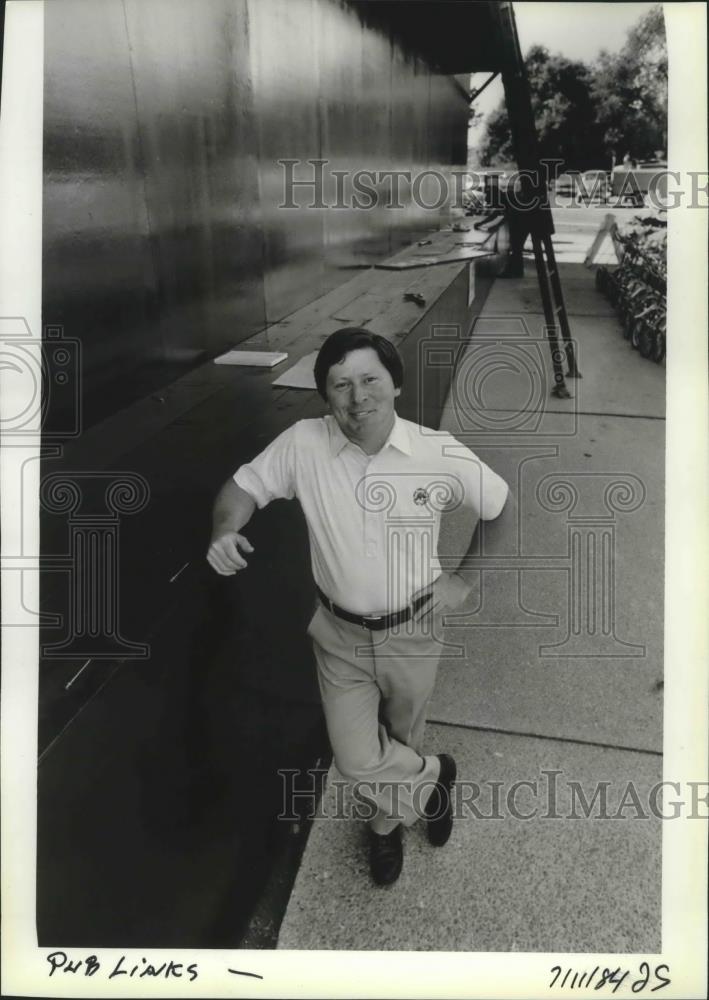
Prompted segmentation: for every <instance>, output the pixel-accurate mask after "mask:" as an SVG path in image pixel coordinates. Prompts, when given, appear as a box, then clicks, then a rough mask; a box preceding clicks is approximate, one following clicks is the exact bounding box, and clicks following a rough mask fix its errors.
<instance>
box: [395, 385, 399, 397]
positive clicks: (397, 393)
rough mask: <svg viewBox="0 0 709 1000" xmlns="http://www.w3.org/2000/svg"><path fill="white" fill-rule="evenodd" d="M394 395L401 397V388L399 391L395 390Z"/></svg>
mask: <svg viewBox="0 0 709 1000" xmlns="http://www.w3.org/2000/svg"><path fill="white" fill-rule="evenodd" d="M394 395H395V396H400V395H401V386H399V388H398V389H394Z"/></svg>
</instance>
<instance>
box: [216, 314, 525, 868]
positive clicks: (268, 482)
mask: <svg viewBox="0 0 709 1000" xmlns="http://www.w3.org/2000/svg"><path fill="white" fill-rule="evenodd" d="M315 382H316V385H317V389H318V392H319V393H320V395H321V396H322V397H323V399H325V400H326V401H327V402H328V404H329V407H330V411H331V412H330V414H329V415H328V416H326V417H324V418H320V419H315V420H301V421H299V422H298V423H296V424H294V425H293V426H292V427H290V428H289V429H288V430H286V431H284V432H283V433H282V434H280V435H279V436H278V437H277V438H276V439H275V440H274V441H273V442H272V443H271V444H270V445H269V446H268V447H267V448H266V449H265V450H264V451H263V452H262V453H261V454H260V455H258V456H257V457H256V458H254V459H253V461H251V462H249V463H248V464H246V465H243V466H241V468H240V469H238V470H237V472H236V473H235V474H234V476H233V479H230V480H229V481H228V482H227V483H226V484H225V485H224V486H223V487H222V489H221V491H220V493H219V495H218V497H217V500H216V502H215V506H214V526H213V533H212V540H211V544H210V546H209V551H208V554H207V559H208V561H209V563H210V565H211V566H212V567H213V569H215V570H216V571H217V572H218V573H220V574H222V575H224V576H228V575H231V574H233V573H236V572H239V571H241V570H243V569H244V568H245V567H246V565H247V561H246V559H245V557H244V553H246V554H251V553H253V551H254V550H253V547H252V546H251V544H250V543H249V542H248V541H247V539H246V538H245V537H244V536H243V535H242V534H241V530H242V528H243V527H244V525H245V524H246V523H247V522H248V520H249V518H250V517H251V515H252V514H253V512H254V510H255V508H256V507H257V506H258V507H259V508H260V507H264V506H265V505H266V504H267V503H269V502H270V501H271V500H274V499H276V498H277V497H281V498H283V497H287V498H292V497H297V498H298V500H299V501H300V503H301V505H302V507H303V511H304V514H305V518H306V522H307V525H308V532H309V536H310V549H311V564H312V572H313V577H314V579H315V584H316V587H317V592H318V597H319V606H318V609H317V611H316V613H315V616H314V617H313V619H312V621H311V623H310V626H309V628H308V632H309V634H310V636H311V638H312V640H313V649H314V652H315V659H316V662H317V670H318V682H319V685H320V692H321V696H322V702H323V709H324V713H325V719H326V723H327V728H328V734H329V737H330V742H331V745H332V750H333V755H334V759H335V765H336V767H337V769H338V770H339V771H340V773H341V774H343V775H344V776H345V777H346V778H347V779H349V780H351V781H353V782H354V783H355V784H354V786H353V787H354V790H355V791H356V792H357V795H358V798H359V801H360V802H364V803H368V804H369V806H370V815H371V823H370V827H369V842H370V852H369V856H370V869H371V874H372V877H373V879H374V881H375V882H376V883H377V884H379V885H387V884H390V883H392V882H394V881H395V880H396V879H397V878H398V876H399V874H400V872H401V868H402V861H403V849H402V837H401V828H402V825H404V826H410V825H411V824H412V823H413V822H414V821H415V820H416V819H417V818H419V817H421V818H424V819H425V821H426V824H427V832H428V838H429V841H430V843H431V844H433V845H434V846H442V845H443V844H445V843H446V841H447V840H448V837H449V835H450V832H451V827H452V808H451V790H452V787H453V783H454V781H455V778H456V764H455V761H454V760H453V758H452V757H451V756H450V755H448V754H439V755H436V756H432V755H427V756H423V755H421V753H420V752H419V746H420V742H421V737H422V734H423V728H424V724H425V714H426V705H427V702H428V699H429V697H430V695H431V692H432V690H433V685H434V681H435V677H436V668H437V664H438V658H439V655H440V651H441V642H440V638H439V636H438V629H437V627H436V626H437V623H439V622H440V616H441V614H442V612H443V611H444V610H452V609H454V608H458V607H460V605H461V604H462V603H463V601H464V600H465V598H466V596H467V594H468V593H469V590H470V586H469V584H468V583H466V582H465V580H464V579H463V577H462V576H461V575H459V574H458V573H444V572H441V566H440V563H439V561H438V558H437V542H438V529H439V525H440V517H441V512H442V510H443V509H447V508H450V507H454V506H456V505H457V504H461V503H462V504H465V505H466V506H467V507H468V508H470V509H471V513H472V518H471V535H472V533H473V530H474V528H475V525H476V523H477V519H478V518H483V519H489V518H494V517H497V516H498V514H499V513H500V512H501V510H502V508H503V506H504V504H505V500H506V498H507V485H506V484H505V483H504V481H503V480H502V479H501V478H500V477H499V476H498V475H496V474H495V473H494V472H493V471H492V470H491V469H489V468H488V467H487V466H486V465H485V464H484V463H483V462H481V461H480V459H478V458H477V457H476V456H475V455H473V453H472V452H471V451H469V450H468V449H467V448H465V447H464V446H462V445H461V444H460V443H459V442H457V441H456V440H455V438H453V437H452V436H451V435H450V434H447V433H445V432H437V431H431V430H428V429H427V428H421V427H418V426H417V425H416V424H413V423H411V422H409V421H406V420H402V419H401V418H400V417H398V416H397V414H396V410H395V401H396V399H397V397H398V396H399V394H400V393H401V387H402V384H403V365H402V361H401V358H400V356H399V354H398V352H397V350H396V348H395V347H394V346H393V345H392V344H391V343H390V342H389V341H388V340H386V339H385V338H383V337H380V336H378V335H377V334H374V333H372V332H371V331H369V330H366V329H361V328H357V327H346V328H344V329H342V330H337V331H336V332H335V333H333V334H332V335H331V336H330V337H328V339H327V340H326V341H325V343H324V344H323V345H322V347H321V349H320V351H319V353H318V356H317V359H316V362H315ZM461 572H462V573H463V576H465V571H464V570H462V571H461Z"/></svg>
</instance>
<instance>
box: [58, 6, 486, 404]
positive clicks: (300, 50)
mask: <svg viewBox="0 0 709 1000" xmlns="http://www.w3.org/2000/svg"><path fill="white" fill-rule="evenodd" d="M416 6H417V5H416V3H408V2H402V3H400V4H398V5H397V8H398V10H399V11H400V16H401V18H403V19H407V18H410V16H411V10H412V9H413V8H414V7H416ZM468 6H469V5H467V4H461V5H459V7H460V8H461V9H462V8H463V7H465V8H467V7H468ZM474 6H477V5H474ZM45 18H46V26H45V40H46V41H45V45H46V52H45V63H46V77H45V198H44V213H45V214H44V241H45V246H44V322H45V324H61V325H63V326H64V327H65V333H66V335H67V336H74V337H79V338H80V339H81V341H82V345H83V349H84V350H83V356H84V364H85V373H84V374H85V380H84V393H85V402H86V404H87V406H86V414H87V418H88V419H87V422H92V421H93V420H95V419H97V418H99V417H100V416H103V415H105V414H106V413H108V412H111V411H112V410H115V409H117V408H118V407H119V406H122V405H125V404H126V403H127V402H129V401H130V400H131V399H132V398H135V396H137V395H140V394H144V393H146V392H148V391H150V390H151V389H153V388H155V387H156V386H159V385H161V384H163V383H164V382H165V381H169V380H170V379H171V378H173V377H175V376H176V375H177V374H179V373H180V371H181V370H183V369H184V368H185V367H186V366H189V365H191V364H194V363H196V362H197V361H198V360H200V359H203V358H204V357H211V356H213V355H215V354H217V353H219V352H220V351H221V350H223V349H225V348H226V347H227V346H228V345H230V344H233V343H236V342H238V341H239V340H241V339H243V338H245V337H247V336H250V335H252V334H253V333H254V332H256V331H257V330H260V329H262V328H263V327H264V325H265V324H266V323H271V322H274V321H276V320H278V319H280V318H281V317H283V316H284V315H287V314H288V313H290V312H292V311H293V310H294V309H297V308H298V307H300V306H302V305H303V304H305V303H306V302H308V301H310V300H311V299H313V298H315V297H317V296H318V295H321V294H322V293H323V292H325V291H327V290H329V289H330V288H332V287H334V286H335V285H337V284H338V283H340V282H341V281H344V280H346V279H347V277H349V273H350V272H349V270H348V268H350V267H352V266H359V265H362V264H364V263H370V262H371V261H372V260H373V259H376V258H378V257H381V256H383V255H386V254H388V253H390V252H391V251H392V250H396V249H397V248H398V246H399V245H400V244H401V242H404V241H407V240H410V239H411V238H412V237H414V236H415V235H416V234H417V233H418V232H420V231H421V229H422V228H423V229H425V228H429V227H431V226H432V225H435V224H436V221H437V215H436V213H435V212H434V213H425V212H422V211H421V210H420V209H417V208H416V207H415V206H414V205H412V204H411V201H410V188H409V185H408V184H406V183H403V184H402V186H401V192H402V201H404V202H405V203H407V204H406V207H405V208H389V209H387V208H385V207H384V205H383V204H382V203H381V199H380V201H379V203H378V204H377V205H376V206H375V207H373V208H369V209H362V208H359V209H357V208H353V207H351V204H349V203H350V200H351V195H352V187H351V177H352V174H353V173H354V172H356V171H375V172H376V171H382V170H409V171H412V172H413V173H414V174H416V173H417V172H420V171H422V170H426V169H427V168H429V167H436V168H441V167H449V166H450V165H451V164H453V163H457V164H458V165H463V164H464V162H465V144H466V126H467V104H466V101H465V99H464V96H463V95H462V93H461V91H460V88H459V87H458V85H457V84H455V83H454V81H453V80H452V78H448V77H445V76H443V75H441V74H440V72H439V73H436V72H433V71H432V70H431V69H430V67H429V65H428V64H426V63H425V62H424V61H422V58H421V55H420V54H419V53H418V52H417V50H416V45H415V44H414V42H415V39H414V40H413V42H412V43H411V45H410V47H407V46H408V45H409V43H408V42H402V41H401V40H400V38H399V35H398V34H397V31H396V30H395V29H396V27H397V26H396V23H394V24H393V25H392V23H389V22H386V23H380V22H377V23H370V22H371V18H369V19H368V18H367V17H364V16H363V15H362V12H361V11H360V10H359V9H355V8H354V7H353V6H352V5H351V4H348V3H345V2H344V0H53V2H52V3H51V4H47V5H46V7H45ZM375 20H376V19H375ZM416 23H418V21H417V22H416ZM283 159H292V160H297V161H298V163H297V165H296V166H295V168H294V169H295V176H296V177H297V178H300V179H307V178H312V177H313V171H314V169H315V168H314V167H313V166H312V165H311V164H308V162H307V161H308V160H326V161H327V163H326V165H325V167H324V173H325V177H326V178H328V177H330V178H332V176H333V173H332V172H333V171H335V170H341V171H347V172H348V174H349V179H348V180H347V181H346V182H345V185H344V188H343V190H344V193H345V204H346V205H348V207H343V208H336V207H329V208H327V209H326V208H304V207H302V208H300V209H284V208H282V207H279V206H281V205H282V204H283V201H284V177H285V173H284V168H283V166H282V165H281V164H279V162H278V161H279V160H283ZM361 181H362V183H363V184H366V185H368V186H370V187H373V186H374V185H373V184H372V183H371V178H368V177H367V176H366V175H362V177H361ZM388 184H389V182H385V183H384V185H383V186H381V189H380V193H383V194H386V192H387V191H388ZM437 192H438V186H437V185H436V183H435V181H431V179H430V178H429V180H428V182H427V183H426V184H424V185H423V186H422V188H421V194H422V196H423V197H424V199H426V200H427V202H428V203H429V204H433V203H434V202H435V200H436V197H437ZM323 194H324V198H325V202H326V204H328V205H334V203H335V196H336V191H335V190H334V188H333V184H332V183H329V184H328V183H326V185H325V189H324V192H323ZM294 197H295V201H296V203H297V204H299V205H301V206H306V205H309V204H311V202H312V200H313V188H312V187H310V188H305V187H301V188H300V189H298V190H297V191H296V192H295V196H294ZM362 200H363V201H364V202H365V203H366V201H367V198H366V197H364V198H363V199H362ZM264 342H265V338H264Z"/></svg>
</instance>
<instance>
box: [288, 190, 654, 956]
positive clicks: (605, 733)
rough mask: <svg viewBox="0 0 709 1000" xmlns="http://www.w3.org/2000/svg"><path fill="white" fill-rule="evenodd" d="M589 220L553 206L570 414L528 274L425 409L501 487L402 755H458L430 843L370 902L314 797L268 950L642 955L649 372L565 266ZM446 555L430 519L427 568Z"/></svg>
mask: <svg viewBox="0 0 709 1000" xmlns="http://www.w3.org/2000/svg"><path fill="white" fill-rule="evenodd" d="M605 214H606V210H605V209H604V208H603V207H601V206H591V207H583V208H579V207H576V206H574V207H571V208H568V209H562V210H559V211H557V212H556V213H555V220H556V224H557V225H556V229H557V232H556V235H555V237H554V243H555V246H556V248H557V251H558V257H559V262H560V274H561V278H562V284H563V287H564V292H565V296H566V302H567V307H568V311H569V318H570V324H571V330H572V336H573V338H574V340H575V342H576V349H577V360H578V364H579V368H580V371H581V373H582V376H583V378H582V379H580V380H572V379H568V380H567V385H568V387H569V389H570V390H571V393H572V398H569V399H559V398H556V397H553V396H551V395H550V375H549V372H550V369H551V365H550V363H549V357H548V350H549V348H548V344H547V342H546V341H545V339H544V329H543V316H542V310H541V303H540V300H539V293H538V290H537V286H536V280H535V278H534V277H533V275H534V267H533V262H532V260H531V258H530V259H529V260H528V262H527V268H526V270H527V274H528V277H525V278H522V279H512V280H498V281H497V282H496V283H495V285H494V287H493V289H492V292H491V294H490V296H489V298H488V301H487V303H486V305H485V308H484V310H483V314H482V316H481V317H480V319H479V320H478V322H477V324H476V327H475V330H474V334H473V337H472V338H471V339H470V341H469V342H468V343H467V344H466V350H465V353H464V354H463V355H462V357H461V359H460V361H459V364H458V368H457V375H456V378H455V379H454V382H453V385H452V388H451V392H450V396H449V398H448V400H447V403H446V406H445V408H444V411H443V415H442V421H441V426H442V427H444V428H446V429H448V430H450V431H451V432H452V433H453V434H455V435H456V436H457V437H459V439H461V440H462V441H463V442H464V443H465V444H467V445H469V446H470V447H472V448H473V450H475V451H476V453H478V454H479V455H480V456H481V457H482V458H483V459H484V460H485V461H486V462H488V463H489V464H490V465H491V466H492V467H493V468H494V469H496V470H497V471H498V472H499V473H500V474H501V475H503V476H504V478H505V479H506V480H507V482H508V483H509V485H510V488H511V500H510V502H509V503H508V506H507V508H506V510H505V511H504V512H503V514H502V515H501V517H500V518H499V519H498V520H497V521H496V522H489V523H487V524H484V525H482V526H481V530H479V532H478V544H479V547H478V550H477V551H478V556H477V559H478V563H477V565H478V566H479V574H478V580H477V583H476V586H475V587H474V588H473V591H472V592H471V594H470V596H469V598H468V601H467V602H466V604H465V606H464V607H463V608H462V609H461V610H460V612H457V613H456V614H455V615H451V616H448V618H447V619H446V628H445V630H444V633H443V636H442V638H443V640H444V641H445V642H446V643H448V644H449V645H448V647H447V648H446V649H445V650H444V652H445V655H444V656H443V657H442V660H441V665H440V668H439V674H438V680H437V684H436V689H435V692H434V695H433V697H432V700H431V703H430V706H429V712H428V724H427V728H426V734H425V745H424V748H423V749H424V752H425V753H438V752H443V751H446V752H449V753H452V754H453V755H454V756H455V757H456V760H457V762H458V785H457V789H456V798H455V813H454V816H455V819H454V827H453V834H452V836H451V839H450V841H449V843H448V845H446V846H445V847H444V848H442V849H436V848H432V847H430V846H429V845H428V843H427V840H426V836H425V831H424V830H423V829H422V824H421V823H418V824H416V825H415V826H414V827H412V828H411V829H409V830H407V831H405V834H404V845H405V859H404V870H403V873H402V875H401V877H400V879H399V880H398V881H397V882H396V883H395V884H394V885H393V886H390V887H388V888H385V889H382V888H378V887H376V886H374V885H373V884H372V882H371V880H370V878H369V874H368V863H367V855H366V840H365V830H364V824H363V823H361V822H357V821H355V820H345V821H343V820H337V819H334V818H331V816H332V813H333V812H334V811H335V800H334V788H333V785H332V782H331V783H330V786H329V788H328V790H326V792H325V796H324V800H323V806H322V812H323V814H324V815H323V817H322V818H318V819H316V820H315V821H314V823H313V826H312V829H311V832H310V837H309V841H308V845H307V848H306V851H305V854H304V857H303V859H302V864H301V867H300V871H299V873H298V876H297V879H296V882H295V886H294V888H293V892H292V895H291V898H290V903H289V906H288V910H287V912H286V915H285V918H284V921H283V924H282V926H281V931H280V937H279V943H278V947H279V948H281V949H348V950H349V949H354V950H368V949H372V950H393V949H395V950H436V951H456V950H461V951H462V950H465V951H490V952H496V951H499V952H509V951H529V952H540V951H555V952H598V951H609V952H614V953H616V952H648V953H652V952H657V951H659V950H660V944H661V942H660V915H661V896H660V889H661V878H660V873H661V825H662V824H661V821H660V819H659V818H658V816H657V812H658V808H657V803H656V802H655V801H654V798H653V787H654V786H656V785H657V783H659V782H660V781H661V780H662V756H661V751H662V701H663V694H662V692H663V679H662V668H663V660H662V651H663V570H662V567H663V554H664V538H663V522H664V482H663V475H664V401H665V378H664V368H663V367H662V366H657V365H655V364H653V363H652V362H650V361H646V360H644V359H643V358H641V357H640V356H639V355H638V353H637V352H636V351H633V350H632V348H631V347H630V345H629V343H628V342H627V341H626V340H624V339H623V337H622V334H621V328H620V325H619V323H618V321H617V320H616V318H615V317H614V315H613V312H612V310H611V309H610V307H609V305H608V303H607V301H606V300H605V299H604V298H603V297H602V296H601V295H600V294H599V293H597V292H596V291H595V288H594V283H593V272H592V271H590V270H588V269H586V268H584V267H583V265H582V264H581V263H580V262H581V261H582V260H583V258H584V256H585V254H586V252H587V250H588V248H589V246H590V244H591V242H592V240H593V237H594V235H595V233H596V232H597V230H598V227H599V226H600V224H601V222H602V221H603V218H604V216H605ZM615 214H616V215H617V216H618V215H619V214H620V213H619V212H616V213H615ZM623 214H624V215H627V216H628V217H630V216H632V215H633V214H635V213H634V212H633V211H631V210H623ZM602 249H604V248H602ZM611 253H612V248H611V247H610V243H608V244H607V246H606V248H605V249H604V255H601V256H599V258H598V260H599V261H602V260H603V259H604V256H605V257H606V259H608V260H610V259H612V257H611ZM465 546H466V539H465V533H464V530H463V529H462V527H461V523H460V522H459V521H456V519H455V517H453V518H449V519H448V520H447V521H446V522H445V523H444V526H443V531H442V537H441V546H440V548H441V551H442V552H443V553H444V555H446V554H448V555H451V556H452V557H453V558H455V556H456V555H457V554H459V553H460V552H461V551H463V550H464V548H465ZM331 775H332V776H334V775H335V772H334V770H333V772H332V773H331Z"/></svg>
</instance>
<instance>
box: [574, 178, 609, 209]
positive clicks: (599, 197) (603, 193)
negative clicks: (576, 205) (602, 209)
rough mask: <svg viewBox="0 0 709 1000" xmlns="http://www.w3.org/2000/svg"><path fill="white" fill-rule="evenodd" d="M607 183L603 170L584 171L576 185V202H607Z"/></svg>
mask: <svg viewBox="0 0 709 1000" xmlns="http://www.w3.org/2000/svg"><path fill="white" fill-rule="evenodd" d="M608 192H609V183H608V174H607V173H606V172H605V170H586V171H585V172H584V173H583V174H581V177H580V178H579V182H578V185H577V195H576V198H577V201H579V202H586V203H590V202H592V201H598V202H601V203H603V204H605V202H607V201H608Z"/></svg>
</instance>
